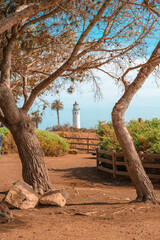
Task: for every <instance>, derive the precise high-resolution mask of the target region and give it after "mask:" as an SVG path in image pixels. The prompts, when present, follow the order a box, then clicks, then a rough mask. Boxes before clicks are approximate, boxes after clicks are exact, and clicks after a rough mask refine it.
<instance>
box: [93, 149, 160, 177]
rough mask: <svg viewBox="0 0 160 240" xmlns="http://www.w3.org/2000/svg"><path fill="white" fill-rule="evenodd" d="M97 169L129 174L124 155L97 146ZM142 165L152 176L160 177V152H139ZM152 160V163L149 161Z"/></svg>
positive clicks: (115, 173)
mask: <svg viewBox="0 0 160 240" xmlns="http://www.w3.org/2000/svg"><path fill="white" fill-rule="evenodd" d="M96 156H97V169H98V170H101V171H105V172H108V173H111V174H113V178H115V177H116V175H124V176H129V174H128V172H127V169H126V163H125V162H124V155H123V154H122V153H116V152H115V151H113V152H110V151H104V150H100V149H98V148H96ZM139 156H140V159H141V161H142V165H143V167H144V168H145V170H146V172H147V175H148V176H149V177H150V178H155V179H160V154H144V153H142V152H140V153H139ZM149 161H150V163H149Z"/></svg>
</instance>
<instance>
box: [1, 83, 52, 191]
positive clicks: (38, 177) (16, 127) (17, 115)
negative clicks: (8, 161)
mask: <svg viewBox="0 0 160 240" xmlns="http://www.w3.org/2000/svg"><path fill="white" fill-rule="evenodd" d="M0 107H1V109H2V112H3V114H4V117H5V122H4V124H5V125H6V127H7V128H8V129H9V130H10V131H11V133H12V136H13V138H14V140H15V143H16V145H17V148H18V152H19V156H20V159H21V162H22V176H23V179H24V181H25V182H27V183H28V184H29V185H31V186H33V188H34V189H35V190H36V192H38V193H40V194H43V192H44V191H47V190H49V189H50V188H51V183H50V180H49V176H48V170H47V168H46V166H45V162H44V154H43V151H42V149H41V147H40V144H39V141H38V139H37V136H36V134H35V126H34V124H33V122H32V121H31V120H30V119H29V118H28V116H27V113H26V112H25V111H24V110H22V109H19V108H18V107H17V106H16V103H15V102H14V98H13V95H12V92H11V90H10V88H9V87H8V86H6V85H4V84H0Z"/></svg>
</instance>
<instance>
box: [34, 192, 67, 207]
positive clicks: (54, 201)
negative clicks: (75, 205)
mask: <svg viewBox="0 0 160 240" xmlns="http://www.w3.org/2000/svg"><path fill="white" fill-rule="evenodd" d="M68 197H69V195H68V193H67V192H66V191H65V190H64V189H61V190H51V191H49V192H47V193H46V194H44V195H43V196H42V197H41V198H40V200H39V202H40V203H41V204H44V205H53V206H59V207H64V206H65V204H66V199H67V198H68Z"/></svg>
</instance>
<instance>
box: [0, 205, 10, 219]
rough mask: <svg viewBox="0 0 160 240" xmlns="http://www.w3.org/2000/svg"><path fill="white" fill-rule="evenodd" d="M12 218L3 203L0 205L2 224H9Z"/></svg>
mask: <svg viewBox="0 0 160 240" xmlns="http://www.w3.org/2000/svg"><path fill="white" fill-rule="evenodd" d="M12 217H13V214H12V212H11V211H10V210H9V208H8V207H7V204H6V203H5V202H1V203H0V221H1V222H2V223H4V222H9V221H10V220H11V219H12Z"/></svg>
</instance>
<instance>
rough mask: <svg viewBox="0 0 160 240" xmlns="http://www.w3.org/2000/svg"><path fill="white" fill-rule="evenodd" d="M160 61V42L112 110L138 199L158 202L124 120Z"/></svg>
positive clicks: (114, 123)
mask: <svg viewBox="0 0 160 240" xmlns="http://www.w3.org/2000/svg"><path fill="white" fill-rule="evenodd" d="M159 63H160V42H159V43H158V45H157V47H156V48H155V50H154V51H153V53H152V55H151V57H150V59H149V60H148V62H147V64H146V65H145V66H143V67H142V68H141V69H140V71H139V73H138V75H137V77H136V79H135V80H134V81H133V82H132V83H131V84H130V85H129V86H127V87H126V89H125V93H124V94H123V96H122V97H121V99H120V100H119V101H118V102H117V103H116V105H115V107H114V108H113V111H112V121H113V127H114V130H115V133H116V135H117V139H118V141H119V143H120V145H121V147H122V150H123V153H124V155H125V162H126V166H127V170H128V173H129V175H130V178H131V180H132V182H133V184H134V186H135V188H136V192H137V200H139V201H150V202H152V203H157V202H158V200H157V199H156V197H155V194H154V190H153V186H152V183H151V181H150V179H149V178H148V176H147V175H146V173H145V170H144V168H143V166H142V163H141V160H140V158H139V156H138V153H137V151H136V149H135V147H134V144H133V139H132V138H131V136H130V134H129V132H128V130H127V128H126V125H125V121H124V114H125V111H126V109H127V108H128V106H129V104H130V102H131V100H132V98H133V96H134V95H135V93H136V92H137V91H138V89H140V88H141V86H142V85H143V83H144V82H145V80H146V78H147V77H148V76H149V74H150V73H151V72H152V71H153V70H154V69H155V67H156V66H158V64H159Z"/></svg>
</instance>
